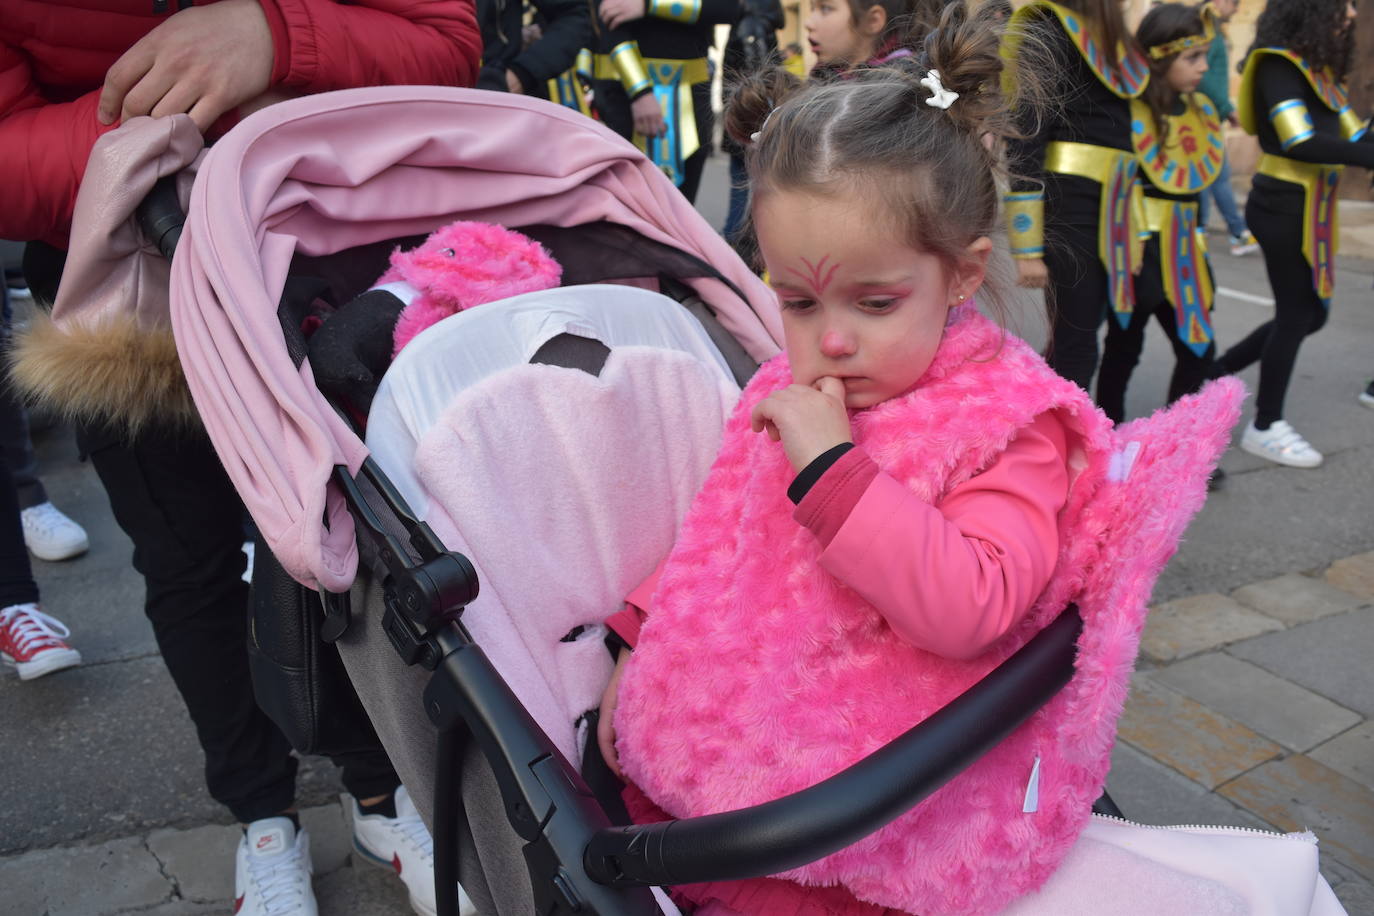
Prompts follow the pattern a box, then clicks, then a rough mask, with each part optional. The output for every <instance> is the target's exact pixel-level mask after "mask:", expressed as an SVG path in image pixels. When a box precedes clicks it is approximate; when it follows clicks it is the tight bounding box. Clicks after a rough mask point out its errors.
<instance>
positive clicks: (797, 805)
mask: <svg viewBox="0 0 1374 916" xmlns="http://www.w3.org/2000/svg"><path fill="white" fill-rule="evenodd" d="M1082 629H1083V621H1082V618H1081V617H1080V616H1079V614H1078V609H1077V608H1076V607H1075V606H1073V605H1070V606H1069V607H1068V608H1067V609H1066V610H1065V611H1064V612H1063V613H1061V614H1060V615H1059V617H1058V618H1056V619H1055V620H1054V621H1053V622H1051V623H1050V624H1049V626H1047V627H1045V629H1043V630H1042V631H1041V632H1040V633H1038V634H1036V636H1035V637H1034V638H1032V639H1031V640H1030V641H1029V642H1027V643H1026V644H1025V645H1024V646H1022V647H1021V649H1019V650H1018V651H1017V652H1016V653H1015V654H1014V655H1012V656H1011V657H1010V658H1008V659H1007V660H1006V661H1005V662H1003V663H1002V664H1001V665H999V666H998V667H997V668H996V669H994V670H993V671H992V672H991V673H989V674H988V675H987V676H986V677H985V678H983V680H981V681H980V682H978V683H977V684H975V685H973V686H972V687H970V688H969V689H968V690H966V691H965V692H964V693H963V694H961V695H960V696H959V697H957V698H956V699H955V700H954V701H953V702H951V703H950V704H948V705H947V706H945V707H944V708H943V709H941V710H939V711H938V712H936V713H935V714H934V715H932V716H930V717H929V718H928V719H926V720H925V721H924V722H921V723H919V724H918V725H916V726H915V727H913V728H911V729H910V730H908V731H907V732H905V733H904V734H902V735H901V736H899V737H898V738H896V739H894V740H893V741H891V742H889V743H888V744H887V745H885V746H883V747H881V748H879V749H878V750H877V751H874V752H873V753H872V754H870V755H869V756H867V757H865V758H864V759H863V760H860V761H859V762H858V763H855V764H853V765H852V766H850V767H849V768H847V769H845V770H842V771H840V772H839V773H836V774H835V775H834V776H831V777H830V778H828V779H826V780H824V781H822V782H820V783H817V784H816V785H814V786H812V787H810V788H808V789H804V790H802V791H799V792H795V793H793V794H791V795H787V796H784V797H782V798H779V799H776V800H774V801H771V802H767V803H765V804H762V805H758V806H755V807H752V808H746V809H743V810H739V811H729V812H724V813H721V814H711V815H706V816H703V817H696V818H690V819H685V820H676V821H665V822H662V823H657V824H642V825H637V826H632V827H610V828H605V829H602V830H600V831H598V832H597V833H595V834H594V835H593V836H592V839H591V842H590V843H589V844H588V846H587V850H586V854H585V856H584V862H583V864H584V867H585V868H586V870H587V873H588V875H590V876H591V877H592V879H593V880H595V881H597V882H599V883H604V884H610V885H612V886H619V887H630V886H636V885H646V884H647V885H674V884H695V883H700V882H706V881H731V880H738V879H743V878H751V877H757V876H760V875H770V874H776V873H778V872H782V871H786V870H788V869H791V868H796V867H798V866H801V865H805V864H807V863H809V862H814V861H816V860H817V859H820V858H822V857H824V856H827V855H829V854H831V853H833V852H836V851H838V850H840V849H843V848H844V847H846V846H848V845H850V844H852V843H854V842H856V841H858V840H860V839H862V838H863V837H865V836H867V835H869V834H870V833H872V832H874V831H875V830H878V829H880V828H881V827H883V826H885V825H886V824H888V823H891V822H892V821H893V820H895V819H896V818H898V817H899V816H901V815H902V814H904V813H905V812H907V811H909V810H910V809H911V808H912V807H913V806H914V805H916V804H917V803H919V802H921V801H922V800H924V799H925V798H927V797H928V796H930V795H931V794H933V793H934V792H935V791H936V790H937V789H939V788H940V787H941V786H943V785H944V784H945V783H946V782H948V781H949V780H950V779H952V778H953V777H954V776H956V775H958V773H959V772H960V771H962V770H963V769H964V768H965V767H967V766H968V765H969V764H971V763H973V761H975V760H976V759H977V758H978V757H979V756H981V755H982V754H983V753H985V752H986V751H988V750H989V749H991V748H992V747H993V746H994V745H995V744H997V743H998V742H999V741H1001V740H1002V739H1003V738H1005V737H1006V736H1007V735H1009V734H1010V733H1011V732H1012V731H1014V730H1015V729H1016V728H1017V726H1019V725H1020V724H1021V723H1022V722H1024V721H1025V720H1026V719H1027V718H1028V717H1029V716H1030V715H1031V714H1032V713H1034V712H1035V711H1036V710H1037V709H1039V708H1040V707H1041V706H1042V705H1044V704H1045V703H1046V702H1047V701H1049V699H1050V698H1051V697H1053V696H1054V694H1055V693H1056V692H1057V691H1058V690H1059V689H1060V688H1061V687H1063V686H1064V685H1065V684H1066V683H1068V681H1069V679H1070V678H1071V677H1072V676H1073V664H1074V657H1075V654H1076V651H1077V650H1076V645H1077V641H1078V636H1079V634H1080V633H1081V632H1082Z"/></svg>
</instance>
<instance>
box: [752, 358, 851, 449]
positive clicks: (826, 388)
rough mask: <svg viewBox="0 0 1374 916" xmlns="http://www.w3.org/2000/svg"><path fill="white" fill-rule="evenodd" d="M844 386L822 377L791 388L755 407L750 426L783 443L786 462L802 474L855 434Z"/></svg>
mask: <svg viewBox="0 0 1374 916" xmlns="http://www.w3.org/2000/svg"><path fill="white" fill-rule="evenodd" d="M844 394H845V392H844V382H842V381H840V380H839V379H837V378H834V377H833V376H828V375H827V376H822V377H821V378H818V379H816V381H815V382H813V383H812V384H810V385H788V386H787V387H786V388H783V389H782V390H781V391H775V392H773V393H772V394H770V395H769V396H768V397H766V398H764V399H763V400H762V401H760V402H759V403H757V404H755V405H754V410H753V412H752V413H751V414H750V415H749V425H750V426H751V427H752V428H753V430H754V432H756V433H758V432H766V433H768V437H769V438H770V439H772V440H773V441H774V442H779V441H780V442H782V448H783V451H784V452H785V453H786V454H787V460H788V461H789V462H790V463H791V464H792V469H793V470H794V471H798V472H800V471H801V470H802V469H803V468H805V467H806V466H807V465H808V464H810V463H811V462H812V461H815V460H816V459H817V458H819V457H820V456H821V455H822V454H824V453H825V452H827V451H829V450H830V449H832V448H834V447H835V446H837V445H839V444H841V443H843V442H849V441H851V440H852V439H853V438H854V433H853V431H852V430H851V429H850V426H849V414H848V413H847V412H846V411H845V407H844Z"/></svg>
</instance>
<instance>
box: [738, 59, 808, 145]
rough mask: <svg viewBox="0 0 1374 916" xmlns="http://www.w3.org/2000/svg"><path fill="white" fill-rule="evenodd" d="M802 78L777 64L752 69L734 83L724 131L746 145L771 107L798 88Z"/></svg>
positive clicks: (766, 117) (770, 112) (771, 109)
mask: <svg viewBox="0 0 1374 916" xmlns="http://www.w3.org/2000/svg"><path fill="white" fill-rule="evenodd" d="M801 85H802V81H801V80H800V79H798V78H797V77H796V76H795V75H794V74H792V73H791V72H789V71H787V70H785V69H783V68H782V67H779V66H772V67H766V68H764V69H762V70H755V71H753V72H751V73H748V74H746V75H745V76H743V77H742V78H741V79H740V81H739V82H738V83H737V84H736V85H735V88H734V90H733V91H732V92H731V94H730V99H729V101H728V102H727V104H726V106H725V133H726V136H728V137H729V138H730V139H731V140H734V141H735V142H736V143H738V144H739V145H740V146H742V147H745V148H746V149H747V148H748V147H749V145H750V143H751V142H752V141H753V137H754V135H755V134H757V133H758V132H759V131H761V130H762V129H763V125H764V122H766V121H767V120H768V116H769V115H770V114H772V113H773V109H775V108H777V107H778V106H779V105H781V104H782V103H783V101H784V100H785V99H787V98H788V97H789V96H791V95H792V94H793V93H795V92H796V91H797V90H798V89H800V88H801Z"/></svg>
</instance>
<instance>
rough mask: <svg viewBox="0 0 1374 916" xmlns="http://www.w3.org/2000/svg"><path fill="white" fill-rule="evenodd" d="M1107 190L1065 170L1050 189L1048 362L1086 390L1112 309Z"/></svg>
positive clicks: (1050, 180)
mask: <svg viewBox="0 0 1374 916" xmlns="http://www.w3.org/2000/svg"><path fill="white" fill-rule="evenodd" d="M1101 191H1102V186H1101V185H1100V184H1098V183H1097V182H1095V181H1089V180H1087V179H1086V178H1076V177H1073V176H1064V175H1050V176H1048V178H1047V181H1046V189H1045V227H1046V228H1045V232H1046V238H1045V269H1046V270H1048V271H1049V275H1050V282H1049V288H1048V289H1046V290H1045V305H1046V307H1047V308H1048V309H1049V313H1050V325H1051V331H1050V346H1049V352H1048V353H1047V354H1046V361H1047V362H1048V363H1049V364H1050V368H1051V369H1053V370H1054V371H1055V372H1057V373H1059V374H1060V375H1061V376H1063V377H1064V378H1066V379H1068V380H1069V381H1071V382H1073V383H1074V384H1076V385H1078V386H1079V387H1080V388H1082V389H1083V390H1084V391H1090V390H1092V389H1091V386H1092V381H1093V373H1094V372H1096V371H1097V332H1098V329H1099V328H1100V327H1101V326H1102V319H1103V318H1104V317H1106V314H1107V297H1108V290H1107V269H1106V268H1105V267H1103V266H1102V259H1101V257H1100V256H1099V255H1098V196H1099V195H1100V194H1101ZM1113 320H1115V319H1113Z"/></svg>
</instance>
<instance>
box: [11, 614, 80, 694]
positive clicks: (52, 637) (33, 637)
mask: <svg viewBox="0 0 1374 916" xmlns="http://www.w3.org/2000/svg"><path fill="white" fill-rule="evenodd" d="M71 635H72V631H71V630H69V629H67V625H66V624H64V623H63V622H62V621H60V620H58V619H57V618H56V617H49V616H48V615H47V614H44V613H43V612H42V611H40V610H39V609H38V605H36V604H12V605H10V606H9V607H7V608H0V660H3V661H4V663H5V664H7V665H13V666H14V668H15V670H16V671H18V672H19V679H20V680H21V681H31V680H33V679H34V678H36V677H42V676H43V675H45V674H51V673H52V672H54V671H61V670H62V669H63V668H71V667H72V666H74V665H79V664H81V653H80V652H78V651H76V650H75V649H73V648H72V647H71V646H69V645H67V643H66V639H67V637H68V636H71Z"/></svg>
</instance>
